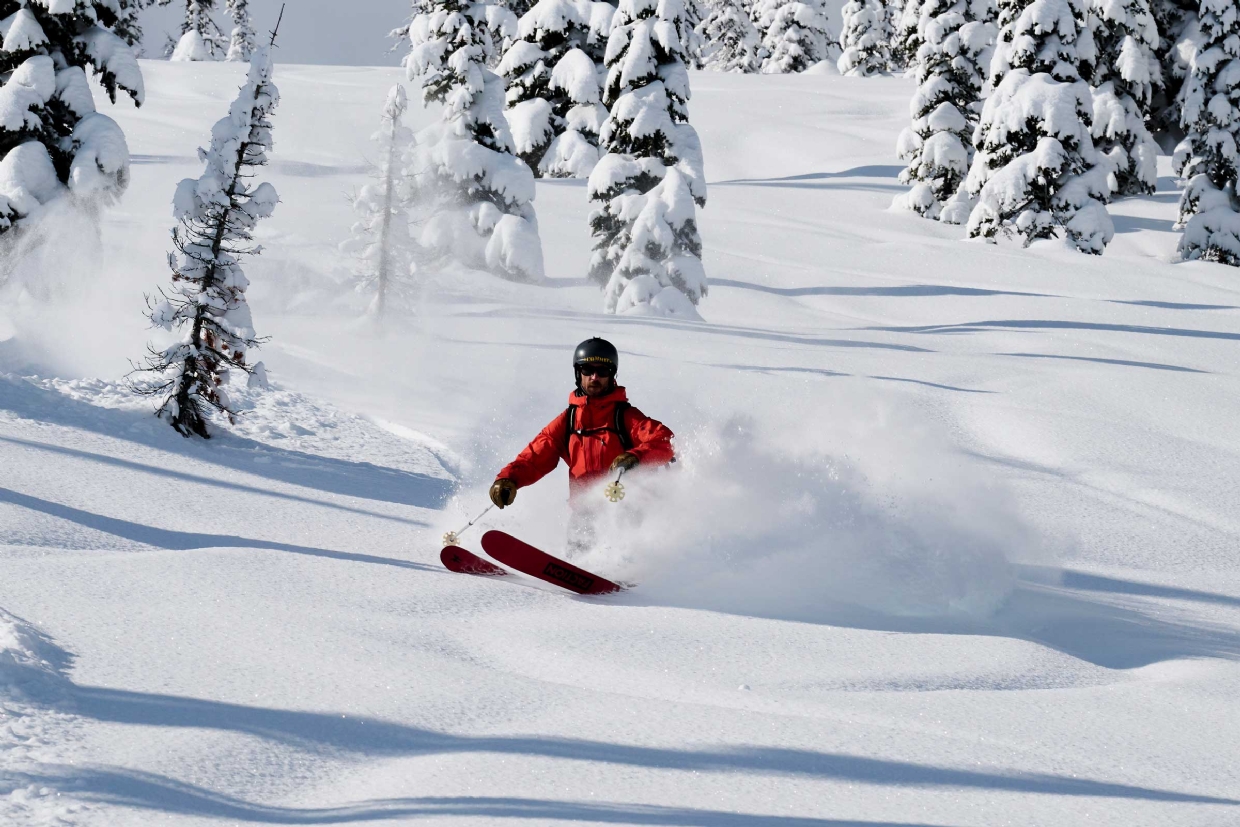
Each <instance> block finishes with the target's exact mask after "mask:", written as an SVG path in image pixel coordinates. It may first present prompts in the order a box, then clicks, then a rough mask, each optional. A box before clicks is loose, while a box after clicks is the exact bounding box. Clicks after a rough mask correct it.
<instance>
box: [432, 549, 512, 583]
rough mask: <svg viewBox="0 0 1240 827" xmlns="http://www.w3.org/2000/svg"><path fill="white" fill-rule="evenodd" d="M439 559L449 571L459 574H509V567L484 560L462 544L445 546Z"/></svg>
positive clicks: (492, 575)
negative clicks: (505, 567)
mask: <svg viewBox="0 0 1240 827" xmlns="http://www.w3.org/2000/svg"><path fill="white" fill-rule="evenodd" d="M439 560H440V562H442V563H443V565H444V568H446V569H447V570H448V571H455V572H457V573H459V574H477V575H481V576H483V577H503V576H504V575H507V574H509V571H508V570H507V569H501V568H500V567H499V566H497V565H495V564H494V563H492V562H491V561H490V560H483V559H482V558H481V557H479V556H478V555H476V554H474V553H473V552H472V551H466V550H465V549H463V548H461V547H460V546H444V548H443V551H441V552H439Z"/></svg>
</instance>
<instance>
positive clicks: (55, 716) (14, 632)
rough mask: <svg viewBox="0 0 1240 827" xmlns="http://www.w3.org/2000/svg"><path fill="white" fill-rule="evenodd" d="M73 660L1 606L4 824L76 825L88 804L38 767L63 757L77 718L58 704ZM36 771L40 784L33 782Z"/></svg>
mask: <svg viewBox="0 0 1240 827" xmlns="http://www.w3.org/2000/svg"><path fill="white" fill-rule="evenodd" d="M70 660H71V657H70V655H69V654H68V653H67V652H65V651H64V650H63V649H61V648H60V647H59V646H57V645H56V644H55V643H53V642H52V640H51V639H50V638H48V637H47V635H45V634H43V633H42V632H40V631H39V630H38V629H37V628H35V627H34V626H33V625H31V624H30V623H28V622H26V621H25V620H22V619H21V618H19V617H17V616H15V615H12V614H10V613H9V612H7V611H5V610H4V609H0V824H14V825H16V824H29V825H35V824H48V825H66V824H74V823H76V822H77V818H76V816H77V815H78V814H80V813H81V812H82V811H83V809H84V807H83V806H82V805H81V804H78V803H74V802H73V801H71V800H70V799H68V798H67V797H66V796H64V795H63V794H62V793H61V791H59V790H57V789H55V788H53V787H49V786H47V785H46V784H45V783H43V782H44V781H46V773H44V772H39V771H40V770H42V769H45V766H43V767H41V766H40V765H41V764H42V765H46V764H49V763H59V762H60V761H62V760H63V754H62V753H61V750H63V748H64V745H65V742H66V741H67V740H69V739H68V738H67V737H66V735H67V733H68V730H69V729H70V728H71V727H72V726H74V725H75V723H76V719H75V718H74V717H73V716H70V715H66V714H65V713H63V712H57V711H55V709H54V708H53V706H54V705H55V704H56V703H58V702H63V700H64V699H65V695H66V690H67V688H68V686H69V683H68V679H67V678H66V677H65V670H66V669H67V668H68V666H69V662H70ZM32 771H34V772H37V773H38V774H39V775H42V776H43V778H42V780H41V781H40V783H38V784H32V783H29V780H28V778H27V776H26V775H25V773H27V772H32Z"/></svg>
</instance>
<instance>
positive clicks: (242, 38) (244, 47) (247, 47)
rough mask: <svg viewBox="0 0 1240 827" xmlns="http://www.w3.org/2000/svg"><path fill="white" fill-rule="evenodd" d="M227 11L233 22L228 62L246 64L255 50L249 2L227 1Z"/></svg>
mask: <svg viewBox="0 0 1240 827" xmlns="http://www.w3.org/2000/svg"><path fill="white" fill-rule="evenodd" d="M227 9H228V16H229V17H231V18H232V22H233V30H232V36H231V37H230V38H229V40H228V60H231V61H239V62H246V63H248V62H249V61H250V57H251V56H252V55H253V54H254V49H256V48H257V41H256V35H255V34H254V22H253V21H252V20H251V19H250V0H228V4H227Z"/></svg>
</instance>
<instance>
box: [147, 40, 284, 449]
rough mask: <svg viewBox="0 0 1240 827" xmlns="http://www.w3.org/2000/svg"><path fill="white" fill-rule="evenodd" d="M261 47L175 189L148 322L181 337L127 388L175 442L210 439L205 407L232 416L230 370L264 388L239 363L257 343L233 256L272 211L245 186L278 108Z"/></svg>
mask: <svg viewBox="0 0 1240 827" xmlns="http://www.w3.org/2000/svg"><path fill="white" fill-rule="evenodd" d="M271 75H272V66H271V59H270V57H269V53H268V50H267V49H266V48H263V49H259V50H257V51H256V52H255V53H254V57H253V59H252V60H251V61H250V71H249V75H248V77H247V78H246V82H245V85H243V86H242V87H241V91H240V94H238V96H237V99H236V100H235V101H234V102H233V104H232V106H231V107H230V109H229V113H228V115H227V116H226V117H224V118H222V119H221V120H220V121H218V122H217V123H216V124H215V126H214V127H212V129H211V146H210V148H209V149H205V150H199V156H200V157H201V158H203V159H204V161H205V162H206V169H205V171H204V172H203V174H202V176H201V177H199V178H186V179H185V180H183V181H182V182H181V183H180V184H178V185H177V191H176V197H175V198H174V199H173V207H174V212H175V214H176V216H177V219H178V221H179V222H180V226H179V227H178V228H177V229H175V230H173V232H172V243H173V246H174V247H176V250H177V255H175V256H174V255H169V256H168V264H169V266H170V267H171V268H172V289H171V291H162V290H161V291H160V296H161V301H158V302H155V301H152V302H150V306H151V313H150V318H151V323H152V324H153V325H155V326H157V327H162V328H165V329H167V330H181V331H184V332H185V338H184V339H182V340H181V341H180V342H177V343H176V344H174V345H172V346H170V347H168V348H165V349H164V350H155V349H154V348H151V349H150V355H149V356H148V357H147V359H146V366H145V368H143V369H142V370H141V373H145V374H147V376H143V377H140V378H138V379H136V380H135V381H134V389H135V390H136V391H137V392H138V393H141V394H143V395H146V396H152V397H155V398H156V399H157V400H158V401H159V407H158V408H157V410H156V414H157V415H158V416H160V417H161V418H163V419H165V420H167V422H168V423H169V424H170V425H171V426H172V427H173V428H175V429H176V430H177V432H178V433H180V434H181V435H182V436H187V437H188V436H193V435H197V436H200V437H203V438H204V439H205V438H209V437H210V436H211V429H210V425H209V419H210V416H211V413H212V411H218V412H220V413H222V414H224V415H225V416H226V417H227V418H228V420H229V421H230V422H231V421H232V420H233V417H234V416H235V414H236V410H235V409H234V408H233V406H232V403H231V401H230V400H229V397H228V392H227V390H226V388H225V385H227V384H228V382H229V378H230V374H231V372H232V371H233V370H234V369H235V370H240V371H242V372H244V373H247V374H250V375H251V377H252V379H251V382H252V383H259V384H261V383H263V382H264V381H265V371H264V370H263V367H262V363H261V362H259V363H257V364H254V365H251V364H249V363H248V362H247V357H248V356H249V353H250V351H251V350H253V349H254V348H255V347H257V346H258V345H259V344H260V343H261V341H262V340H260V339H259V338H258V337H257V336H256V335H255V333H254V322H253V319H252V318H251V316H250V308H249V305H248V304H247V303H246V300H245V291H246V288H247V287H248V286H249V281H248V280H247V279H246V277H245V273H244V272H243V271H242V269H241V265H240V258H241V257H242V256H244V255H252V254H255V253H257V252H258V248H257V247H254V246H251V242H252V239H253V236H252V232H253V229H254V226H255V225H256V224H257V223H258V221H259V220H260V219H262V218H266V217H267V216H269V215H271V213H272V211H273V210H274V209H275V206H276V203H277V201H278V200H279V198H278V197H277V195H276V191H275V188H274V187H272V186H271V184H269V183H262V184H258V185H257V186H255V185H254V183H253V177H254V173H255V170H256V168H257V167H260V166H263V165H265V164H266V163H267V153H268V152H269V151H270V150H271V120H270V115H271V113H272V111H273V110H274V109H275V107H276V104H277V103H278V102H279V93H278V92H277V91H276V87H275V85H274V84H273V83H272V82H271Z"/></svg>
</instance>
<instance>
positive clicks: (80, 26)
mask: <svg viewBox="0 0 1240 827" xmlns="http://www.w3.org/2000/svg"><path fill="white" fill-rule="evenodd" d="M62 6H63V4H50V3H25V2H20V1H19V0H0V43H2V44H3V45H2V46H0V236H2V235H3V234H4V233H6V231H8V230H10V229H12V228H14V227H16V226H20V225H21V224H23V223H25V222H26V221H27V219H31V218H33V217H34V216H35V214H36V213H38V212H39V211H40V209H41V208H42V207H43V206H44V205H45V204H47V203H49V202H50V201H52V200H54V199H56V198H58V197H60V196H61V195H64V194H66V193H68V194H71V195H72V196H73V197H74V198H75V200H76V201H78V203H80V204H82V205H84V206H87V207H89V208H92V209H93V208H96V207H98V206H101V205H103V204H106V203H109V202H110V201H112V200H114V199H115V198H116V197H117V196H119V195H120V193H122V192H123V191H124V190H125V188H126V187H127V186H128V184H129V148H128V146H127V145H126V143H125V135H124V133H123V132H121V129H120V127H119V126H117V125H116V123H115V122H114V121H113V120H112V119H111V118H109V117H107V116H106V115H103V114H100V113H99V112H97V111H96V110H95V103H94V99H93V97H92V95H91V89H90V83H89V82H88V77H87V70H88V69H89V70H90V71H91V73H92V74H93V75H94V76H95V77H96V78H97V79H98V81H99V82H100V83H101V84H102V86H103V89H104V91H105V92H106V93H107V95H108V98H109V99H111V101H112V102H113V103H115V102H116V96H117V93H118V92H121V91H123V92H124V93H126V94H127V95H129V97H130V98H132V99H133V101H134V103H135V104H137V105H139V106H140V105H141V104H142V101H143V97H144V94H145V93H144V90H143V85H142V73H141V71H140V70H139V69H138V62H137V60H136V59H135V58H134V55H133V51H132V50H131V49H130V48H129V45H128V44H127V43H126V42H125V40H124V39H123V38H122V37H120V36H119V35H118V34H117V33H116V32H115V31H114V30H113V28H112V27H113V26H115V25H116V24H117V23H118V22H120V20H121V19H122V18H121V17H119V16H118V14H117V12H118V10H119V11H121V12H123V11H124V10H125V7H122V6H119V4H117V3H116V2H115V0H95V2H85V0H77V2H76V4H74V5H72V6H70V7H69V8H68V9H67V10H66V9H63V8H62ZM52 8H55V9H56V11H54V12H53V11H52V10H51V9H52ZM9 241H10V242H11V239H10V240H9ZM6 246H7V242H6ZM12 256H13V253H12V252H11V251H9V250H7V249H6V250H4V251H0V264H5V263H9V264H11V263H12V260H11V258H12ZM6 258H8V259H10V261H8V262H5V259H6Z"/></svg>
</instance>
